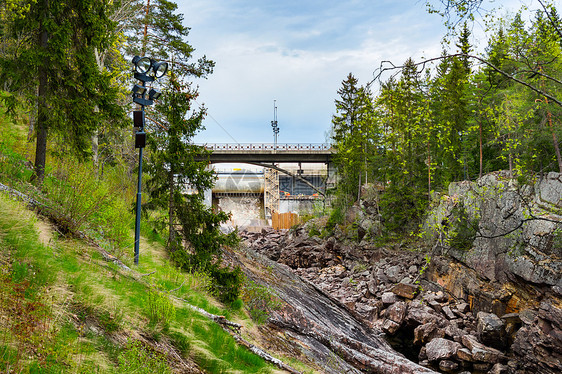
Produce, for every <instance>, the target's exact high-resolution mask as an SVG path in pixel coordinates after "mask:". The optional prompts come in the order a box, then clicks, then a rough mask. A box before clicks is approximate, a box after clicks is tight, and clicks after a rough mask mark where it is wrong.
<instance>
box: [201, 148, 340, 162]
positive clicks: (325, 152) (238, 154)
mask: <svg viewBox="0 0 562 374" xmlns="http://www.w3.org/2000/svg"><path fill="white" fill-rule="evenodd" d="M203 146H204V147H205V148H206V149H209V150H212V151H213V153H212V154H211V159H210V161H211V162H212V163H220V162H249V163H256V162H267V163H274V162H310V163H312V162H314V163H316V162H318V163H329V162H330V161H331V159H332V155H333V154H334V149H333V148H331V147H330V145H328V144H277V145H276V146H275V145H274V144H204V145H203Z"/></svg>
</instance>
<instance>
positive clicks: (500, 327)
mask: <svg viewBox="0 0 562 374" xmlns="http://www.w3.org/2000/svg"><path fill="white" fill-rule="evenodd" d="M476 318H477V320H478V324H477V327H476V328H477V332H478V337H479V339H480V341H481V342H482V343H483V344H485V345H488V346H490V347H494V348H499V349H502V348H504V347H505V323H504V322H503V321H502V320H501V318H499V317H498V316H496V315H495V314H493V313H485V312H478V314H477V316H476Z"/></svg>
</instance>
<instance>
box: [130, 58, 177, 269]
mask: <svg viewBox="0 0 562 374" xmlns="http://www.w3.org/2000/svg"><path fill="white" fill-rule="evenodd" d="M132 62H133V64H134V65H135V78H136V79H138V80H139V81H141V82H142V86H141V85H139V84H135V85H134V86H133V90H132V96H133V102H134V103H137V104H139V105H140V107H141V110H136V111H134V112H133V122H134V125H135V127H136V128H137V129H138V131H137V132H136V133H135V148H138V149H139V175H138V182H137V206H136V217H135V258H134V262H135V265H138V264H139V243H140V219H141V203H142V192H141V187H142V153H143V149H144V147H145V145H146V132H145V131H144V125H145V120H144V107H145V106H146V105H152V104H153V103H154V100H156V99H158V98H159V97H160V91H158V90H155V89H154V88H151V89H150V91H149V92H148V99H147V98H146V94H147V88H146V82H154V81H155V80H156V79H157V78H161V77H163V76H164V75H165V74H166V72H167V71H168V63H167V62H158V61H154V60H153V59H151V58H148V57H139V56H135V57H134V58H133V61H132ZM150 71H152V72H153V74H152V75H148V74H149V73H150Z"/></svg>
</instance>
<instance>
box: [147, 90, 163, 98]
mask: <svg viewBox="0 0 562 374" xmlns="http://www.w3.org/2000/svg"><path fill="white" fill-rule="evenodd" d="M160 95H162V92H160V91H158V90H156V89H154V88H151V89H150V91H148V98H149V99H150V100H158V98H159V97H160Z"/></svg>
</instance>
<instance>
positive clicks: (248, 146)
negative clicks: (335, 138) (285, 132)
mask: <svg viewBox="0 0 562 374" xmlns="http://www.w3.org/2000/svg"><path fill="white" fill-rule="evenodd" d="M202 146H204V147H205V149H208V150H212V151H328V150H330V149H331V148H332V146H331V145H330V144H326V143H286V144H277V145H274V144H272V143H207V144H202Z"/></svg>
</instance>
